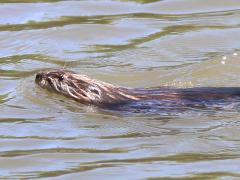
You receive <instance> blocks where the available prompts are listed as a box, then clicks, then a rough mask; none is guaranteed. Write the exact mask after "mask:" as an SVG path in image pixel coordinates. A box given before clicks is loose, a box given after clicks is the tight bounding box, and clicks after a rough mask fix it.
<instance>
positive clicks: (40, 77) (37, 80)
mask: <svg viewBox="0 0 240 180" xmlns="http://www.w3.org/2000/svg"><path fill="white" fill-rule="evenodd" d="M42 77H43V75H42V73H41V72H40V73H37V74H36V78H35V81H36V82H39V81H41V80H42Z"/></svg>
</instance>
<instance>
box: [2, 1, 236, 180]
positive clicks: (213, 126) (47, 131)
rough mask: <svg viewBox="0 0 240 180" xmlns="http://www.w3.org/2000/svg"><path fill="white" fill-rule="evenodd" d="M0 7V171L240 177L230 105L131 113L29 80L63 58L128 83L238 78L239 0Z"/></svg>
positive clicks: (230, 81)
mask: <svg viewBox="0 0 240 180" xmlns="http://www.w3.org/2000/svg"><path fill="white" fill-rule="evenodd" d="M0 12H1V17H0V49H1V51H0V109H1V110H0V147H1V148H0V178H1V179H3V178H8V179H14V178H16V179H19V178H26V179H28V178H51V179H78V178H80V177H81V179H96V178H102V179H144V178H149V179H155V178H156V179H161V178H162V179H166V178H172V179H174V178H176V179H180V178H182V179H191V178H198V179H201V178H202V179H204V178H207V179H211V178H212V179H214V178H219V179H226V178H228V179H238V178H239V177H240V173H239V172H240V154H239V150H240V138H239V130H240V122H239V118H240V113H239V112H238V110H232V109H231V106H230V107H228V109H227V110H224V111H216V112H214V111H213V112H212V111H211V112H207V111H194V112H192V111H187V112H184V113H176V114H174V113H173V114H167V113H166V114H163V115H162V116H160V115H144V114H141V115H136V116H126V115H122V114H121V113H116V112H115V113H114V112H106V111H102V110H100V109H97V108H95V107H86V106H83V105H80V104H78V103H77V102H74V101H72V100H70V99H67V98H65V97H61V96H59V95H55V94H51V93H49V92H47V91H45V90H42V89H40V88H39V87H37V86H36V85H35V83H34V75H35V73H36V72H38V71H39V70H43V69H46V68H63V67H64V68H66V69H68V70H73V71H76V72H79V73H83V74H87V75H89V76H90V77H93V78H97V79H99V80H102V81H106V82H110V83H113V84H116V85H121V86H128V87H152V86H161V85H163V86H176V87H195V86H214V87H221V86H237V87H239V84H240V80H239V79H240V78H239V72H240V71H239V70H240V55H239V50H240V43H239V39H240V25H239V17H240V2H239V1H236V0H211V1H208V2H205V1H201V0H180V1H179V0H165V1H160V0H159V1H157V0H151V1H150V0H149V1H147V0H135V1H127V0H122V1H121V0H112V1H111V0H104V1H48V0H34V1H31V3H30V2H29V1H25V0H8V1H7V0H0ZM233 53H235V54H233ZM236 53H237V54H236Z"/></svg>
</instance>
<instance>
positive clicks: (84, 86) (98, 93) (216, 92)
mask: <svg viewBox="0 0 240 180" xmlns="http://www.w3.org/2000/svg"><path fill="white" fill-rule="evenodd" d="M35 81H36V83H37V84H38V85H39V86H41V87H42V88H45V89H48V90H51V91H55V92H57V93H60V94H63V95H65V96H68V97H71V98H73V99H75V100H76V101H78V102H80V103H82V104H87V105H95V106H99V107H106V106H112V105H115V104H122V103H123V104H124V103H128V102H133V101H139V100H166V101H168V100H169V101H174V102H181V101H198V100H200V101H201V100H203V101H206V100H218V99H226V98H232V97H235V96H240V91H239V88H237V89H236V88H186V89H174V88H164V87H159V88H151V89H150V88H143V89H137V88H135V89H131V88H124V87H118V86H114V85H112V84H109V83H105V82H102V81H99V80H95V79H91V78H89V77H88V76H85V75H82V74H77V73H75V72H72V71H66V70H51V71H42V72H39V73H37V75H36V79H35Z"/></svg>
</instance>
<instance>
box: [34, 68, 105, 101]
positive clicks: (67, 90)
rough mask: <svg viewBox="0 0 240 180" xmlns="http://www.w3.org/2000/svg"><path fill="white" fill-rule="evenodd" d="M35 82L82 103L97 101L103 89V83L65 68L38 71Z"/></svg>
mask: <svg viewBox="0 0 240 180" xmlns="http://www.w3.org/2000/svg"><path fill="white" fill-rule="evenodd" d="M35 82H36V83H37V84H38V85H39V86H40V87H42V88H45V89H48V90H50V91H55V92H58V93H60V94H63V95H65V96H68V97H72V98H74V99H75V100H77V101H79V102H81V103H83V104H96V102H99V101H100V100H101V94H102V90H103V89H102V87H101V86H102V85H103V84H101V83H100V84H99V83H98V82H97V81H96V80H93V79H90V78H89V77H87V76H85V75H81V74H76V73H74V72H71V71H65V70H53V71H42V72H39V73H37V74H36V78H35Z"/></svg>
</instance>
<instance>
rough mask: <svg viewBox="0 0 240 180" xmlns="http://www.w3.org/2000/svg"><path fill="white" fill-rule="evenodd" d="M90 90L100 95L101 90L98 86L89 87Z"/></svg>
mask: <svg viewBox="0 0 240 180" xmlns="http://www.w3.org/2000/svg"><path fill="white" fill-rule="evenodd" d="M89 90H90V91H91V92H92V93H94V94H97V95H100V92H99V90H98V89H97V88H95V87H89Z"/></svg>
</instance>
